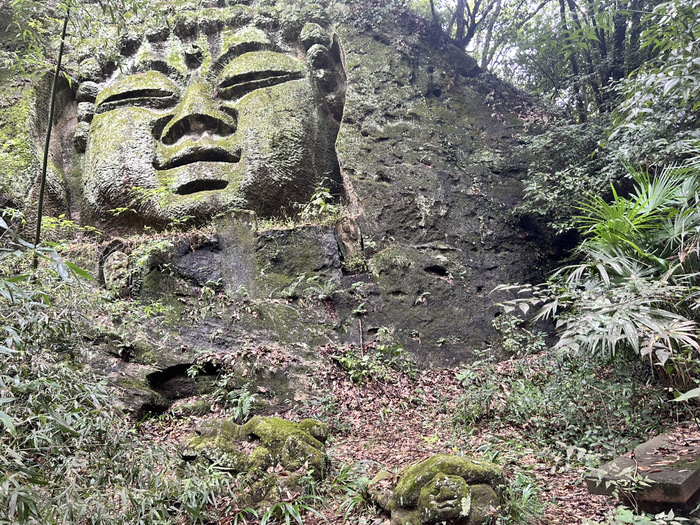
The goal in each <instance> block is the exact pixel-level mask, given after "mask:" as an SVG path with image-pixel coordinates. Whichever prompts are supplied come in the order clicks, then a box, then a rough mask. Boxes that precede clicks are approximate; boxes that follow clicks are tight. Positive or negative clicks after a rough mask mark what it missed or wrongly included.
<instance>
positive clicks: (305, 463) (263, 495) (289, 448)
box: [181, 416, 329, 503]
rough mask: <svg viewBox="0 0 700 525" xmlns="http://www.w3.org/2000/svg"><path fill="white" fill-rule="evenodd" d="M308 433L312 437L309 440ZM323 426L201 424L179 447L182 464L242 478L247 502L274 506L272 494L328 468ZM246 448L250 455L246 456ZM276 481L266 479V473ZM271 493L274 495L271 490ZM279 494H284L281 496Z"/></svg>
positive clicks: (264, 420) (262, 420)
mask: <svg viewBox="0 0 700 525" xmlns="http://www.w3.org/2000/svg"><path fill="white" fill-rule="evenodd" d="M311 433H313V434H315V435H316V436H318V438H320V439H317V438H316V437H314V436H312V435H311ZM327 438H328V426H327V425H325V424H324V423H321V422H320V421H315V420H311V419H305V420H303V422H301V423H294V422H292V421H287V420H284V419H280V418H275V417H260V416H255V417H253V418H251V419H250V421H248V422H247V423H245V424H244V425H236V424H234V423H232V422H231V421H228V420H211V421H207V422H204V423H202V424H201V425H200V427H199V428H198V429H197V431H196V434H195V435H194V436H191V437H190V438H189V439H188V440H187V441H186V442H185V443H184V444H183V447H182V451H181V452H182V456H183V458H184V459H186V460H189V461H192V460H195V459H197V460H204V461H208V462H210V463H212V464H216V465H217V466H219V467H221V468H225V469H228V470H230V471H232V472H236V473H245V474H246V476H247V477H248V479H249V481H250V483H249V485H250V490H249V493H248V497H250V498H252V501H254V502H256V503H257V502H260V501H262V500H265V501H268V502H270V503H274V502H275V501H278V500H275V497H274V494H277V497H278V498H279V497H281V496H280V494H284V493H285V490H290V491H293V490H296V489H298V487H296V486H295V484H296V483H297V482H298V481H299V479H300V478H301V477H302V476H304V475H307V474H309V475H311V476H313V477H314V478H315V479H321V478H322V477H323V476H324V475H325V473H326V472H327V471H328V467H329V462H328V457H327V456H326V449H325V446H324V444H323V442H324V441H325V440H326V439H327ZM251 448H252V450H251ZM271 467H272V468H275V469H276V470H277V469H281V470H282V471H283V475H282V476H279V477H278V476H277V475H270V473H269V469H270V468H271ZM275 487H277V489H278V490H274V488H275ZM283 489H285V490H283Z"/></svg>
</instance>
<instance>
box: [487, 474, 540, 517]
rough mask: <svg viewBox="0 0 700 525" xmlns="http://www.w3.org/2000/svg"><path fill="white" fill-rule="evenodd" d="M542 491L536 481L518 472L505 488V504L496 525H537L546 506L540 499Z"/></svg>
mask: <svg viewBox="0 0 700 525" xmlns="http://www.w3.org/2000/svg"><path fill="white" fill-rule="evenodd" d="M539 494H540V490H539V489H538V488H537V486H536V485H535V483H534V480H533V479H532V478H530V476H528V475H527V474H525V473H522V472H518V473H516V474H515V476H514V477H513V478H512V479H510V480H508V484H507V485H506V486H505V490H504V499H505V504H504V505H503V507H502V508H501V509H500V511H499V514H498V517H497V518H496V525H509V524H511V523H537V521H538V519H539V517H540V516H541V515H542V512H543V511H544V509H545V507H546V504H545V503H544V502H542V501H541V500H540V498H539Z"/></svg>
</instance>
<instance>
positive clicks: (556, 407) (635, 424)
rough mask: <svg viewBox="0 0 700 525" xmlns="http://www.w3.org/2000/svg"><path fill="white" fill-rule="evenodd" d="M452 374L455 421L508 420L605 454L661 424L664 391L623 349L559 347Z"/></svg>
mask: <svg viewBox="0 0 700 525" xmlns="http://www.w3.org/2000/svg"><path fill="white" fill-rule="evenodd" d="M635 365H636V366H635ZM457 378H458V379H459V380H460V382H461V383H462V385H463V386H464V393H463V394H462V397H461V398H460V400H459V404H458V407H457V409H456V411H455V413H454V416H453V421H454V423H455V424H456V425H457V426H459V427H464V428H471V427H472V426H473V425H475V424H482V423H485V424H489V425H491V426H493V427H496V428H499V427H502V426H515V427H518V428H521V429H523V430H524V431H525V432H526V433H527V435H529V436H530V437H531V438H532V440H533V442H534V443H535V444H537V445H539V446H541V447H544V448H554V449H558V448H561V447H566V446H575V447H580V448H583V449H586V450H591V451H596V452H598V453H599V454H603V455H605V456H610V455H613V454H614V452H615V450H616V448H617V447H618V446H621V445H625V446H627V445H629V444H630V443H636V442H639V441H643V440H645V439H646V437H647V436H648V434H649V432H650V431H653V430H654V429H657V428H659V427H661V426H663V421H662V420H661V419H660V418H659V408H660V407H662V406H663V405H664V403H665V399H664V393H663V391H662V390H660V389H658V388H656V387H654V386H653V385H652V384H650V382H649V380H650V378H649V375H648V373H647V371H646V369H645V368H644V366H643V365H642V364H640V363H635V361H631V362H630V360H629V359H626V358H624V357H623V356H618V357H617V358H616V359H614V360H612V361H610V362H601V361H600V360H596V359H594V358H593V357H591V356H587V355H585V354H584V355H581V354H578V353H576V352H573V351H570V350H566V349H560V350H556V351H547V352H543V353H541V354H538V355H536V356H530V357H529V358H527V359H526V360H522V359H521V360H519V361H517V362H504V363H501V364H495V363H494V362H493V361H490V360H487V361H480V362H477V363H474V364H473V365H471V366H470V367H468V368H464V369H462V370H460V372H459V373H458V374H457ZM601 405H602V406H603V409H602V410H601Z"/></svg>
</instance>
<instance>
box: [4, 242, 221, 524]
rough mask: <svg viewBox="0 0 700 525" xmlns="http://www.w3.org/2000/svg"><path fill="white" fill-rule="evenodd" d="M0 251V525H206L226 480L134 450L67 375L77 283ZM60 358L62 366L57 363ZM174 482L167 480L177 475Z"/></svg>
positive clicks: (142, 444) (79, 294)
mask: <svg viewBox="0 0 700 525" xmlns="http://www.w3.org/2000/svg"><path fill="white" fill-rule="evenodd" d="M4 236H5V238H4V241H5V243H4V247H3V248H2V250H1V251H0V259H1V260H0V263H1V264H2V270H3V271H2V273H1V275H3V276H6V275H10V276H11V277H2V278H0V319H1V321H0V334H2V339H1V343H0V355H1V356H2V359H3V368H2V371H0V407H1V410H0V426H1V427H2V428H3V432H2V433H0V523H2V524H13V525H14V524H18V523H19V524H25V523H27V524H35V523H41V524H54V523H95V524H97V523H99V524H130V525H131V524H147V523H148V524H158V523H172V522H173V521H178V520H187V521H188V522H191V523H203V522H205V521H208V520H212V519H216V515H217V512H216V505H217V503H218V501H219V497H220V495H225V494H229V491H230V489H229V481H230V476H229V475H228V474H227V473H223V472H220V471H217V470H216V469H214V468H205V467H202V466H200V465H186V466H185V467H184V468H182V467H181V465H180V461H179V459H178V458H177V456H176V455H174V454H172V452H171V451H168V450H165V449H164V448H162V447H160V446H158V445H157V444H154V443H150V442H148V441H147V440H145V439H144V438H142V437H141V436H140V435H139V434H138V433H137V432H136V429H134V427H133V426H132V424H131V423H130V422H129V421H128V420H127V419H126V418H125V416H124V415H123V414H122V413H121V412H120V410H119V409H118V408H116V407H115V406H114V403H113V398H114V394H115V393H114V391H113V389H112V388H111V387H109V386H108V385H107V384H106V382H104V381H98V380H97V379H96V378H95V377H93V376H92V375H91V374H90V373H89V372H87V371H85V370H82V369H80V368H77V367H76V366H75V365H74V364H73V363H72V362H71V361H70V360H69V359H68V358H69V357H70V354H69V353H68V352H77V351H79V350H80V345H81V342H82V338H81V337H80V331H81V330H82V328H84V324H85V323H84V319H83V315H82V308H84V307H86V306H87V305H88V304H89V302H90V300H91V296H92V294H93V291H92V290H90V289H88V288H87V287H85V286H83V285H81V284H80V283H79V282H78V281H77V280H76V278H75V277H76V276H77V275H79V276H84V275H86V272H84V271H83V270H81V269H79V268H77V267H75V266H74V265H72V264H69V263H67V262H65V261H63V260H62V259H61V258H60V256H59V255H58V254H57V253H56V252H55V251H54V250H53V249H52V248H40V250H39V253H40V255H41V256H42V257H41V259H40V260H41V261H42V262H43V261H46V262H47V263H49V264H41V265H40V266H39V269H38V270H36V271H34V272H31V271H27V272H26V273H24V274H23V273H16V270H17V269H19V270H22V269H25V270H26V269H28V268H30V267H31V259H32V251H31V250H29V251H27V250H26V247H27V245H28V244H27V243H26V242H24V241H23V240H22V239H19V238H17V237H14V238H12V239H11V240H10V239H8V237H9V233H8V232H5V234H4ZM61 356H63V357H61ZM175 473H177V474H175Z"/></svg>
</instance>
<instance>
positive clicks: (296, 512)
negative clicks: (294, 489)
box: [260, 496, 321, 525]
mask: <svg viewBox="0 0 700 525" xmlns="http://www.w3.org/2000/svg"><path fill="white" fill-rule="evenodd" d="M313 499H315V498H310V497H308V496H302V497H299V498H296V499H294V500H292V501H282V502H280V503H275V504H274V505H271V506H270V508H268V509H267V511H266V512H265V513H264V514H263V515H262V518H261V519H260V525H266V524H268V523H269V524H272V523H284V524H285V525H291V524H292V523H297V524H298V525H304V521H303V519H302V515H304V514H306V513H311V514H316V515H319V516H320V515H321V514H320V513H319V512H318V511H316V510H315V509H314V508H312V507H311V506H309V505H308V504H307V503H306V502H308V501H311V500H313Z"/></svg>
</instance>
